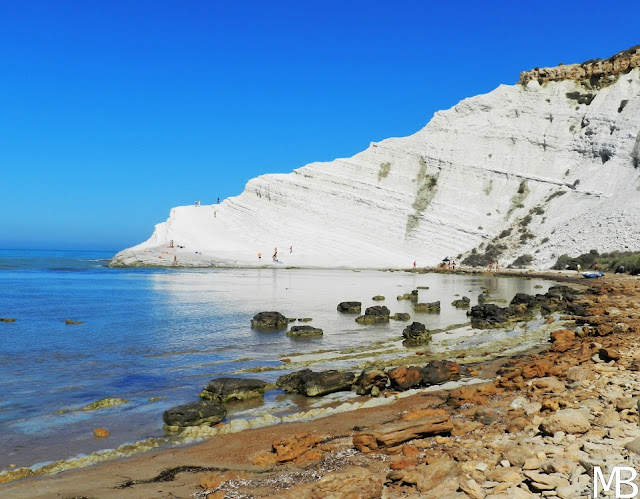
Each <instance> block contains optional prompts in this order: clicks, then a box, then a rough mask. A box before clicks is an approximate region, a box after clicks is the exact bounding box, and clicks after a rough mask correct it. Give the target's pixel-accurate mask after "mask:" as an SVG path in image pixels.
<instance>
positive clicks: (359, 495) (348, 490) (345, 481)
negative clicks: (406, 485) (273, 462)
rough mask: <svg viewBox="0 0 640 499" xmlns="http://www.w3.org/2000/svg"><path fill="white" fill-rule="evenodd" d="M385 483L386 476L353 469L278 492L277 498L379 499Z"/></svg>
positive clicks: (363, 469) (356, 468)
mask: <svg viewBox="0 0 640 499" xmlns="http://www.w3.org/2000/svg"><path fill="white" fill-rule="evenodd" d="M394 473H402V471H398V472H394ZM383 483H384V474H382V475H381V474H380V473H373V472H371V471H369V470H367V469H365V468H360V467H353V468H349V469H347V470H343V471H339V472H334V473H328V474H327V475H325V476H323V477H322V478H321V479H320V480H318V481H317V482H315V483H311V484H306V485H302V486H298V487H293V488H291V489H288V490H286V491H284V490H281V491H278V493H277V496H278V498H279V499H301V498H304V499H326V498H336V499H337V498H345V499H351V498H353V499H379V498H380V497H381V496H382V487H383Z"/></svg>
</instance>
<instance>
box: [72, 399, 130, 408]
mask: <svg viewBox="0 0 640 499" xmlns="http://www.w3.org/2000/svg"><path fill="white" fill-rule="evenodd" d="M127 402H129V401H128V400H125V399H121V398H118V397H107V398H104V399H101V400H97V401H95V402H92V403H91V404H89V405H86V406H84V407H83V408H82V410H83V411H95V410H97V409H105V408H107V407H116V406H119V405H122V404H126V403H127Z"/></svg>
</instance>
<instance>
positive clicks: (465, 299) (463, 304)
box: [451, 296, 471, 308]
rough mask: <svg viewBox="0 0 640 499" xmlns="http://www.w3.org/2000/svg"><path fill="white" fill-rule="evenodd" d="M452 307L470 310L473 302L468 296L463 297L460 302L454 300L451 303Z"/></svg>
mask: <svg viewBox="0 0 640 499" xmlns="http://www.w3.org/2000/svg"><path fill="white" fill-rule="evenodd" d="M451 305H453V306H454V307H456V308H469V306H470V305H471V300H470V299H469V297H468V296H463V297H462V298H460V299H458V300H453V301H452V302H451Z"/></svg>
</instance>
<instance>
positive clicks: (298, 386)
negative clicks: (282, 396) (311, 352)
mask: <svg viewBox="0 0 640 499" xmlns="http://www.w3.org/2000/svg"><path fill="white" fill-rule="evenodd" d="M354 378H355V375H354V374H353V373H352V372H344V371H335V370H330V371H321V372H318V373H315V372H313V371H312V370H311V369H303V370H302V371H296V372H294V373H291V374H285V375H284V376H280V377H279V378H278V379H277V381H276V385H277V386H278V387H280V388H282V389H283V390H284V391H285V392H287V393H300V394H302V395H306V396H307V397H317V396H320V395H327V394H329V393H333V392H341V391H349V390H351V385H352V384H353V380H354Z"/></svg>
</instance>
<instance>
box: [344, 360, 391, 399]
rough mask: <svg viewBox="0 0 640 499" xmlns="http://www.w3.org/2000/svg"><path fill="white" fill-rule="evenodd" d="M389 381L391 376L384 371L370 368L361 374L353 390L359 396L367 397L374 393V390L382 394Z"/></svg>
mask: <svg viewBox="0 0 640 499" xmlns="http://www.w3.org/2000/svg"><path fill="white" fill-rule="evenodd" d="M388 380H389V376H387V373H385V372H384V371H383V370H382V369H378V368H376V367H368V368H367V369H365V370H363V371H362V373H360V376H358V379H357V380H356V382H355V383H354V384H353V389H354V390H355V392H356V393H357V394H358V395H367V394H369V393H372V390H373V391H374V392H378V393H380V391H381V390H384V388H385V386H387V381H388ZM376 388H377V390H376Z"/></svg>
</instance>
